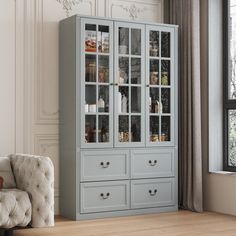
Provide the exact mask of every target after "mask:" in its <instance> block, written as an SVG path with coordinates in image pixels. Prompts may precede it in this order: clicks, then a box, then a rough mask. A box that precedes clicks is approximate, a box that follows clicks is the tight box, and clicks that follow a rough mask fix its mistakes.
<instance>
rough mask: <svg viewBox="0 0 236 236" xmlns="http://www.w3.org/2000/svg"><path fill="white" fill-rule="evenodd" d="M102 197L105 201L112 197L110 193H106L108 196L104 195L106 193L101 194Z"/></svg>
mask: <svg viewBox="0 0 236 236" xmlns="http://www.w3.org/2000/svg"><path fill="white" fill-rule="evenodd" d="M100 196H101V197H102V198H103V199H107V198H109V196H110V193H109V192H108V193H106V194H104V193H101V194H100Z"/></svg>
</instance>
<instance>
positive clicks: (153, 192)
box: [149, 189, 157, 196]
mask: <svg viewBox="0 0 236 236" xmlns="http://www.w3.org/2000/svg"><path fill="white" fill-rule="evenodd" d="M149 194H150V196H155V195H156V194H157V189H155V190H154V191H152V190H151V189H150V190H149Z"/></svg>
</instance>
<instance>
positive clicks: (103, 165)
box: [100, 161, 110, 168]
mask: <svg viewBox="0 0 236 236" xmlns="http://www.w3.org/2000/svg"><path fill="white" fill-rule="evenodd" d="M100 165H101V166H102V168H107V167H108V166H109V165H110V162H109V161H107V162H105V163H104V162H103V161H102V162H101V163H100Z"/></svg>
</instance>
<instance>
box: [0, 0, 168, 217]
mask: <svg viewBox="0 0 236 236" xmlns="http://www.w3.org/2000/svg"><path fill="white" fill-rule="evenodd" d="M68 3H71V4H72V5H71V8H70V5H68ZM63 4H64V5H63ZM73 14H83V15H96V16H104V17H113V18H122V19H132V20H145V21H154V22H162V21H163V0H137V1H136V0H76V1H75V0H68V1H63V0H0V35H1V36H0V40H1V41H0V52H1V53H0V98H1V99H0V111H1V112H2V114H1V122H0V133H1V136H0V155H3V154H8V153H12V152H15V151H17V152H25V153H33V154H40V155H47V156H50V158H51V159H52V161H53V162H54V165H55V203H56V204H55V206H56V213H58V204H59V203H58V202H59V156H58V155H59V153H58V149H59V148H58V147H59V138H58V118H59V117H58V115H59V111H58V59H59V58H58V21H59V20H60V19H63V18H65V17H67V16H69V15H73ZM2 52H3V53H2Z"/></svg>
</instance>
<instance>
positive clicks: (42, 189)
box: [9, 154, 54, 227]
mask: <svg viewBox="0 0 236 236" xmlns="http://www.w3.org/2000/svg"><path fill="white" fill-rule="evenodd" d="M9 158H10V160H11V165H12V170H13V174H14V176H15V180H16V185H17V188H19V189H21V190H23V191H26V192H28V194H29V196H30V199H31V204H32V221H31V225H32V227H47V226H53V225H54V167H53V164H52V161H51V160H50V158H49V157H43V156H33V155H26V154H12V155H10V156H9Z"/></svg>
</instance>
